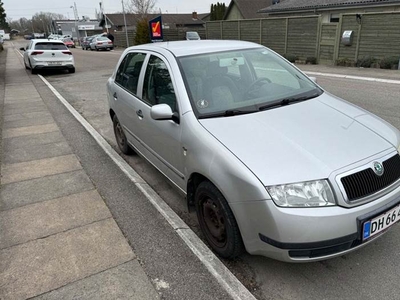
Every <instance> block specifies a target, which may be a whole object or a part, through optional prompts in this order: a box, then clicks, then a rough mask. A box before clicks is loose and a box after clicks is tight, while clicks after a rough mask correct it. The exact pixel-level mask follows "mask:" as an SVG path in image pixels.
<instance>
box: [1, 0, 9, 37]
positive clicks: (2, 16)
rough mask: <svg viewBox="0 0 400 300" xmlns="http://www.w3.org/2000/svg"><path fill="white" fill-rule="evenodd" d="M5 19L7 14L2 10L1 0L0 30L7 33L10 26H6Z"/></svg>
mask: <svg viewBox="0 0 400 300" xmlns="http://www.w3.org/2000/svg"><path fill="white" fill-rule="evenodd" d="M6 18H7V14H6V12H5V10H4V7H3V2H2V0H0V29H3V30H7V31H9V30H10V26H8V23H7V20H6Z"/></svg>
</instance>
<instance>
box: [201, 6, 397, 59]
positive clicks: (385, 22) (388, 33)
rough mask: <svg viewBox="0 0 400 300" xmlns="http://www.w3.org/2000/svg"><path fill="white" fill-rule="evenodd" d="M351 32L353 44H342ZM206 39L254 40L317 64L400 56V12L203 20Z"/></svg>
mask: <svg viewBox="0 0 400 300" xmlns="http://www.w3.org/2000/svg"><path fill="white" fill-rule="evenodd" d="M347 30H352V31H353V43H352V44H351V45H348V46H346V45H344V44H343V43H341V36H342V34H343V32H344V31H347ZM206 36H207V38H208V39H233V40H244V41H251V42H255V43H258V44H261V45H264V46H267V47H269V48H271V49H272V50H274V51H276V52H278V53H280V54H283V55H285V54H286V55H295V56H297V57H299V58H300V59H306V58H308V57H315V58H316V59H317V60H318V61H319V62H320V63H326V64H333V63H335V62H336V61H337V60H338V59H349V60H353V61H357V60H359V59H361V58H363V57H365V56H372V57H374V58H377V59H382V58H384V57H389V56H397V57H400V12H388V13H365V14H362V15H361V20H360V19H359V18H358V19H357V18H356V14H343V15H341V18H340V21H339V23H322V20H321V17H320V16H306V17H285V18H265V19H251V20H235V21H212V22H207V23H206Z"/></svg>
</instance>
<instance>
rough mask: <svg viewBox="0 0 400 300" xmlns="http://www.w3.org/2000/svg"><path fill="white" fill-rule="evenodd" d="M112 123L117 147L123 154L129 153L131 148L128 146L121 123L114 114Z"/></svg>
mask: <svg viewBox="0 0 400 300" xmlns="http://www.w3.org/2000/svg"><path fill="white" fill-rule="evenodd" d="M113 125H114V135H115V139H116V141H117V144H118V148H119V149H120V150H121V151H122V153H124V154H131V153H132V148H131V147H129V145H128V141H127V140H126V136H125V133H124V130H123V129H122V126H121V123H120V122H119V120H118V118H117V116H116V115H114V117H113Z"/></svg>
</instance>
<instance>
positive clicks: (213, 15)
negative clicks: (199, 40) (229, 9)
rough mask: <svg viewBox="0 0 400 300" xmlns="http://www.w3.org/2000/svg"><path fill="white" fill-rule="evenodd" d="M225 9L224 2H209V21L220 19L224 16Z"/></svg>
mask: <svg viewBox="0 0 400 300" xmlns="http://www.w3.org/2000/svg"><path fill="white" fill-rule="evenodd" d="M225 11H226V6H225V3H219V2H217V4H211V9H210V20H211V21H217V20H222V19H223V18H224V15H225Z"/></svg>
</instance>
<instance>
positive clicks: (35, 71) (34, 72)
mask: <svg viewBox="0 0 400 300" xmlns="http://www.w3.org/2000/svg"><path fill="white" fill-rule="evenodd" d="M31 74H32V75H35V74H37V70H35V69H34V68H32V66H31Z"/></svg>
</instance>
